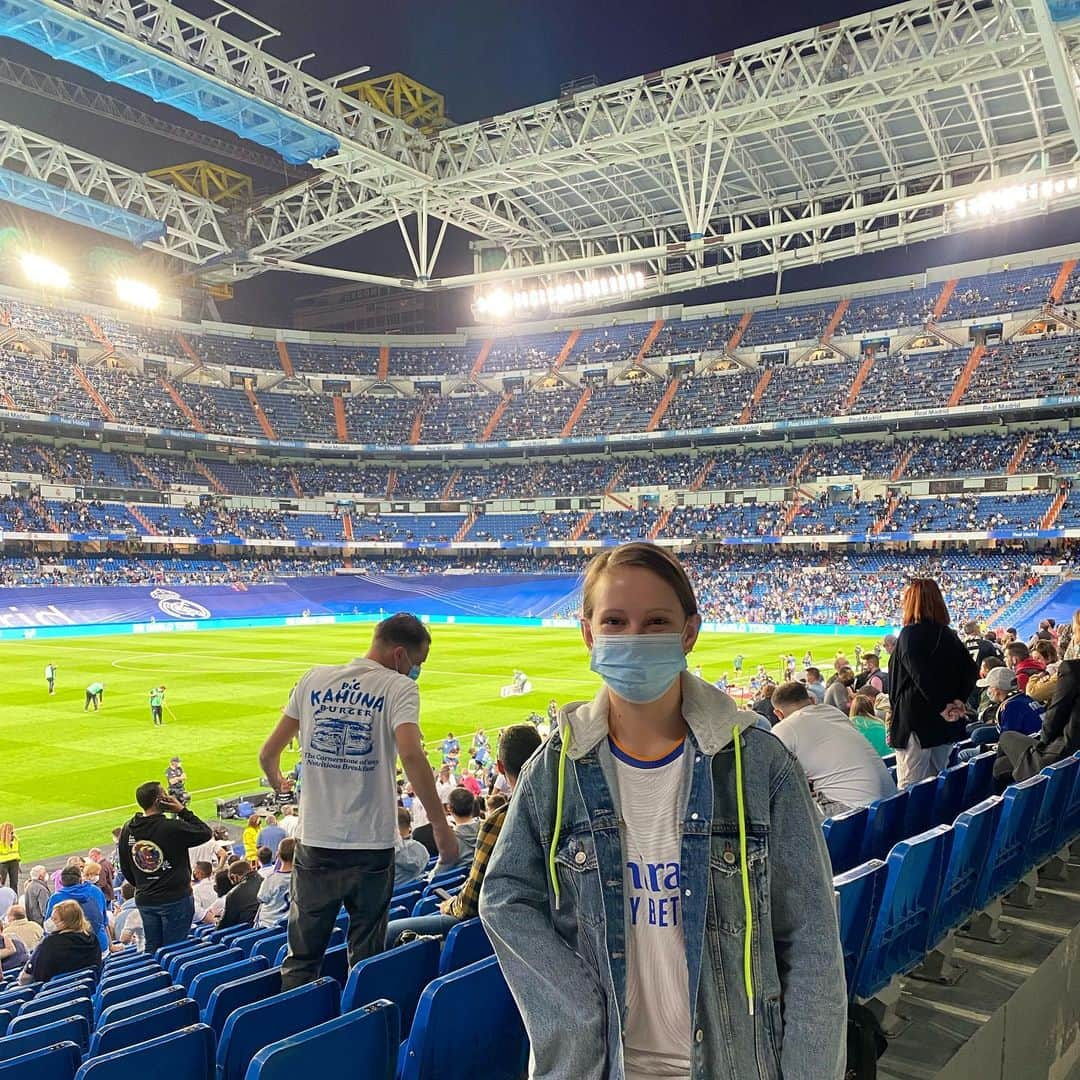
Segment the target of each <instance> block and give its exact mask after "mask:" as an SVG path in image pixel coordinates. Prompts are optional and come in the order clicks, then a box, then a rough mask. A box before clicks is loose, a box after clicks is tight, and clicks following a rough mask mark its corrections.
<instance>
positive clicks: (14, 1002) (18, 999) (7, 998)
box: [0, 983, 41, 1013]
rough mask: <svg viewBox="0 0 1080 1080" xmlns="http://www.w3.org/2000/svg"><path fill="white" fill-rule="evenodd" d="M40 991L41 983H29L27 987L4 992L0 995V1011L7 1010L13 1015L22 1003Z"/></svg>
mask: <svg viewBox="0 0 1080 1080" xmlns="http://www.w3.org/2000/svg"><path fill="white" fill-rule="evenodd" d="M40 989H41V983H30V984H29V985H27V986H18V987H15V988H14V989H11V990H5V991H4V992H3V993H2V994H0V1009H7V1010H9V1011H10V1012H13V1013H14V1012H15V1011H16V1010H17V1009H18V1008H19V1006H20V1005H22V1003H23V1002H24V1001H29V1000H30V999H31V998H32V997H34V995H35V994H37V992H38V991H39V990H40Z"/></svg>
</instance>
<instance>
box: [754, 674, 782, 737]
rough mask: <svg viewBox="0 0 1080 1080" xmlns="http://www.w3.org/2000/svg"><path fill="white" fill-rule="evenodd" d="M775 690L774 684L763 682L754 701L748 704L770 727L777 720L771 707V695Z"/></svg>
mask: <svg viewBox="0 0 1080 1080" xmlns="http://www.w3.org/2000/svg"><path fill="white" fill-rule="evenodd" d="M775 690H776V684H775V683H771V682H767V683H764V684H763V685H762V687H761V689H760V690H758V692H757V695H756V696H755V699H754V703H753V704H752V705H751V706H750V708H751V709H753V710H754V712H756V713H757V714H758V716H760V717H761V718H762V720H764V721H765V723H766V724H768V725H769V727H770V728H771V727H772V726H773V724H775V723H776V721H777V716H776V711H775V710H774V709H773V703H772V696H773V691H775Z"/></svg>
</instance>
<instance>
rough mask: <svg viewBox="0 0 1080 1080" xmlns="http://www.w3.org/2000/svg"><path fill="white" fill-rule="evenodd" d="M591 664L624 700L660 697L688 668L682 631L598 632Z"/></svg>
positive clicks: (638, 701)
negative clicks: (676, 632)
mask: <svg viewBox="0 0 1080 1080" xmlns="http://www.w3.org/2000/svg"><path fill="white" fill-rule="evenodd" d="M589 667H590V668H592V670H593V671H595V672H596V674H597V675H599V676H600V678H601V679H603V680H604V684H605V685H606V686H607V688H608V689H609V690H611V691H612V693H614V694H617V695H618V696H619V697H621V698H622V699H623V701H632V702H634V703H635V704H636V705H646V704H648V703H649V702H650V701H656V700H657V698H661V697H663V696H664V694H665V693H666V692H667V690H668V689H669V688H670V686H671V684H672V683H673V682H674V681H675V680H676V679H677V678H678V677H679V672H681V671H685V670H686V653H685V652H684V651H683V636H682V634H598V635H597V636H596V637H595V638H594V639H593V647H592V656H591V657H590V659H589Z"/></svg>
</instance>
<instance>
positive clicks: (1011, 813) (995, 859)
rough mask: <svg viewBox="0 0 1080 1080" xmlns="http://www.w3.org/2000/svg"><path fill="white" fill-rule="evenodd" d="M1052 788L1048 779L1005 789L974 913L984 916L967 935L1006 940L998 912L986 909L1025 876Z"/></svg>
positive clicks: (977, 919)
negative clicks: (1040, 815)
mask: <svg viewBox="0 0 1080 1080" xmlns="http://www.w3.org/2000/svg"><path fill="white" fill-rule="evenodd" d="M1048 784H1049V781H1048V780H1047V778H1046V777H1045V776H1033V777H1031V779H1030V780H1023V781H1021V782H1020V783H1018V784H1010V785H1009V787H1007V788H1006V789H1005V794H1004V796H1003V805H1002V808H1001V819H1000V820H999V822H998V827H997V829H996V830H995V831H994V838H993V840H992V841H991V843H990V849H989V851H988V852H987V854H986V862H985V864H984V865H983V871H982V874H981V875H980V877H979V885H978V889H977V890H976V895H975V904H974V910H975V911H977V912H982V914H981V915H977V916H976V917H975V919H973V921H972V924H971V927H970V928H969V930H968V931H966V932H967V933H969V934H970V935H971V936H972V937H977V938H982V939H986V940H990V941H1002V940H1004V935H1003V934H1002V933H1001V932H1000V931H999V928H998V926H997V911H996V909H995V910H991V911H988V912H984V911H983V909H984V908H987V906H988V905H989V904H991V903H992V902H993V901H995V900H997V899H998V898H999V897H1000V896H1001V895H1002V893H1006V892H1008V891H1009V890H1010V889H1011V888H1013V887H1014V886H1015V885H1016V884H1017V883H1018V882H1019V880H1020V878H1021V877H1022V876H1023V873H1024V861H1025V859H1026V857H1027V846H1028V839H1029V837H1030V836H1031V830H1032V826H1033V825H1034V824H1035V818H1036V816H1037V815H1038V813H1039V808H1040V807H1041V806H1042V801H1043V797H1044V795H1045V793H1046V788H1047V785H1048Z"/></svg>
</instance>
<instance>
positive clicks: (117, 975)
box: [97, 960, 163, 990]
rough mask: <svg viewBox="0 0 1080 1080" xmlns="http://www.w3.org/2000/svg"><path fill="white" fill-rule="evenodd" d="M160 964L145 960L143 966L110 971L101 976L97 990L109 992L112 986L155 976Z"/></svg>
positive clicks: (160, 969)
mask: <svg viewBox="0 0 1080 1080" xmlns="http://www.w3.org/2000/svg"><path fill="white" fill-rule="evenodd" d="M162 970H163V969H162V967H161V965H160V964H157V963H155V962H154V961H153V960H147V962H146V963H145V964H140V965H139V966H138V967H135V966H134V965H132V966H131V967H128V968H125V969H124V970H123V971H110V972H108V973H107V974H105V975H102V977H101V982H99V983H98V984H97V985H98V989H99V990H110V989H112V987H114V986H121V985H122V984H123V983H128V982H134V980H135V979H145V978H146V976H147V975H156V974H157V973H158V972H159V971H162Z"/></svg>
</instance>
